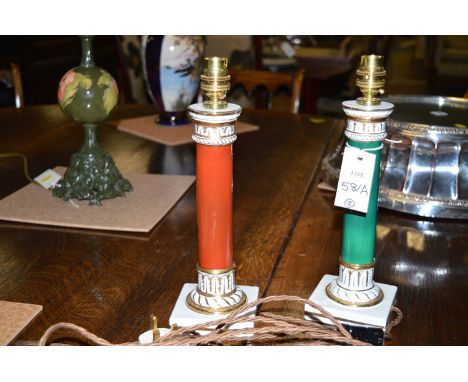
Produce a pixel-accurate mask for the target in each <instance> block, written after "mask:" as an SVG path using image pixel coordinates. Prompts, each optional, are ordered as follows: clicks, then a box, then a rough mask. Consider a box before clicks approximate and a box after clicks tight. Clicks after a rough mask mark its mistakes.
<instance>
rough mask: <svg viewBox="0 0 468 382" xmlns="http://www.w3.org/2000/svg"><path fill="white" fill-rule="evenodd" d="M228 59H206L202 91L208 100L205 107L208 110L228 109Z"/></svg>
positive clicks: (204, 104)
mask: <svg viewBox="0 0 468 382" xmlns="http://www.w3.org/2000/svg"><path fill="white" fill-rule="evenodd" d="M227 67H228V59H227V58H224V57H206V58H205V63H204V66H203V72H202V75H201V77H200V78H201V85H200V87H201V90H202V91H203V94H204V95H205V97H206V98H207V99H206V100H205V101H204V102H203V106H205V107H206V108H208V109H224V108H226V107H227V102H226V100H225V99H226V93H227V92H228V90H229V87H230V84H229V80H230V79H231V76H230V75H229V73H228V69H227Z"/></svg>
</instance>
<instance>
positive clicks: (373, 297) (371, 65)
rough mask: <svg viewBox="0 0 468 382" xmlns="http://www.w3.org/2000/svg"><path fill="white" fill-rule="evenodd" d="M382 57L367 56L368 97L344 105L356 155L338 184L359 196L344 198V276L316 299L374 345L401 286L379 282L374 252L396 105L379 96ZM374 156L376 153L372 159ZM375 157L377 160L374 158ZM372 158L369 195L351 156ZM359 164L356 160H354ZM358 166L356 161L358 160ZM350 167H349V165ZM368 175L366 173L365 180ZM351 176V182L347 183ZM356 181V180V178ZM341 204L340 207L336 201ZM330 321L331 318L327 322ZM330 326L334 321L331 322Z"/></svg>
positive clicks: (361, 83)
mask: <svg viewBox="0 0 468 382" xmlns="http://www.w3.org/2000/svg"><path fill="white" fill-rule="evenodd" d="M382 62H383V60H382V56H376V55H369V56H362V57H361V63H360V67H359V68H358V70H357V72H356V74H357V80H356V84H357V86H358V87H359V88H360V90H361V92H362V93H363V96H362V97H360V98H358V99H357V100H355V101H345V102H343V109H344V112H345V114H346V116H347V121H346V129H345V136H346V138H347V148H349V149H350V150H349V151H350V152H352V153H353V154H352V155H355V157H351V156H348V157H347V155H346V154H345V156H344V158H343V165H342V170H341V174H340V181H339V183H338V190H337V200H338V193H340V192H341V191H344V190H346V191H351V189H354V190H356V191H357V192H356V193H355V195H352V194H349V195H352V196H349V197H348V194H346V196H344V197H345V198H346V201H345V203H344V206H345V207H348V208H349V209H347V210H346V213H345V215H344V224H343V243H342V251H341V257H340V262H339V275H338V277H336V276H332V275H325V276H324V277H323V278H322V280H321V281H320V283H319V285H318V286H317V288H316V289H315V291H314V292H313V293H312V295H311V296H310V299H311V300H312V301H314V302H316V303H318V304H320V305H322V306H323V307H324V308H325V309H326V310H328V311H329V312H330V313H332V314H333V315H335V316H336V317H337V318H339V319H340V321H342V322H343V323H344V324H348V325H349V328H350V329H349V330H350V331H351V332H353V331H354V332H355V333H358V332H359V333H360V334H359V337H360V339H363V340H368V341H369V342H373V343H377V344H381V343H383V334H384V329H385V327H386V325H387V321H388V318H389V315H390V311H391V308H392V305H393V301H394V298H395V295H396V289H397V288H396V287H395V286H392V285H385V284H378V283H375V282H374V279H373V275H374V265H375V257H374V249H375V239H376V225H377V202H378V193H379V174H380V155H381V149H382V147H383V145H382V142H383V140H384V139H385V137H386V132H385V121H386V119H387V118H388V116H389V115H390V114H391V112H392V111H393V105H392V104H391V103H388V102H382V101H381V100H380V99H379V98H377V97H376V96H377V94H382V93H383V87H384V85H385V74H386V72H385V70H384V68H383V64H382ZM368 154H370V155H368ZM372 156H374V157H372ZM364 157H371V158H370V159H371V162H370V163H371V164H370V166H371V167H370V170H369V171H368V172H367V176H368V179H369V181H370V180H371V184H370V187H369V188H365V189H364V190H365V192H363V187H362V185H360V184H359V182H358V181H353V180H352V178H349V177H350V176H353V175H355V174H353V172H354V173H358V172H359V171H356V167H354V170H353V169H351V171H348V173H346V171H345V170H344V169H345V161H347V160H348V159H347V158H357V160H362V159H363V158H364ZM353 160H354V159H353ZM353 163H354V162H353ZM346 165H347V166H346V167H349V165H350V164H349V163H347V164H346ZM362 175H363V174H360V176H362ZM346 177H348V178H347V179H345V178H346ZM350 179H351V180H350ZM362 196H366V197H368V204H367V199H365V202H364V203H366V204H367V211H366V212H362V211H355V210H353V209H352V207H354V206H355V204H356V200H358V199H359V198H361V197H362ZM335 204H337V202H336V200H335ZM324 322H326V320H324ZM327 323H328V322H327Z"/></svg>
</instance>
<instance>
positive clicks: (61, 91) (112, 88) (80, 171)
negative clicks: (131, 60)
mask: <svg viewBox="0 0 468 382" xmlns="http://www.w3.org/2000/svg"><path fill="white" fill-rule="evenodd" d="M81 46H82V58H81V65H80V66H78V67H76V68H73V69H71V70H69V71H68V72H67V73H65V75H64V76H63V77H62V79H61V80H60V83H59V87H58V92H57V98H58V103H59V105H60V108H61V109H62V111H63V112H64V113H65V114H66V115H68V116H69V117H70V118H71V119H73V120H74V121H76V122H79V123H82V124H83V127H84V130H85V142H84V144H83V146H82V148H81V150H80V151H79V152H78V153H76V154H73V155H72V157H71V161H70V165H69V167H68V169H67V171H66V172H65V174H64V177H63V179H62V180H60V181H59V182H58V183H57V184H56V185H55V187H54V190H53V194H54V196H57V197H59V198H62V199H64V200H69V199H78V200H89V203H90V204H92V205H100V204H101V201H102V200H103V199H110V198H115V197H117V196H122V195H124V194H125V192H129V191H132V186H131V184H130V182H129V181H128V180H126V179H124V178H123V177H122V175H121V174H120V172H119V170H118V169H117V167H116V166H115V163H114V161H113V159H112V157H111V156H110V155H109V154H108V153H106V152H105V151H104V150H103V149H102V148H101V147H100V146H99V145H98V143H97V140H96V127H97V126H96V125H97V124H98V123H100V122H102V121H104V120H105V119H106V118H107V117H108V116H109V114H110V113H111V112H112V110H114V108H115V106H116V105H117V101H118V99H119V91H118V88H117V84H116V82H115V80H114V78H112V76H111V75H110V74H109V73H108V72H106V71H105V70H103V69H101V68H99V67H97V66H96V65H94V60H93V54H92V36H83V37H81Z"/></svg>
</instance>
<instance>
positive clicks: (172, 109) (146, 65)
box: [142, 36, 204, 126]
mask: <svg viewBox="0 0 468 382" xmlns="http://www.w3.org/2000/svg"><path fill="white" fill-rule="evenodd" d="M203 48H204V44H203V39H202V37H201V36H144V37H143V41H142V62H143V69H144V78H145V82H146V85H147V88H148V93H149V95H150V97H151V99H152V100H153V102H154V104H155V105H156V107H157V108H158V110H159V116H158V118H157V120H156V123H159V124H162V125H169V126H176V125H181V124H185V123H188V118H187V113H186V110H187V107H188V106H189V105H190V104H192V103H193V102H194V99H195V97H196V96H197V94H198V88H199V86H200V69H201V61H202V56H203Z"/></svg>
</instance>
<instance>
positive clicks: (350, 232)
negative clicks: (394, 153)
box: [341, 140, 382, 264]
mask: <svg viewBox="0 0 468 382" xmlns="http://www.w3.org/2000/svg"><path fill="white" fill-rule="evenodd" d="M348 144H349V146H351V147H356V148H359V149H376V148H378V147H380V146H381V144H382V142H380V141H377V142H357V141H352V140H349V141H348ZM368 152H369V153H371V154H374V155H375V156H376V158H375V165H374V176H373V178H372V187H371V191H370V198H369V208H368V210H367V214H362V213H359V212H350V213H346V214H345V216H344V223H343V246H342V251H341V258H342V259H343V260H344V261H345V262H347V263H350V264H370V263H372V262H373V261H374V248H375V235H376V224H377V207H378V196H379V172H380V156H381V149H377V150H372V151H368Z"/></svg>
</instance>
